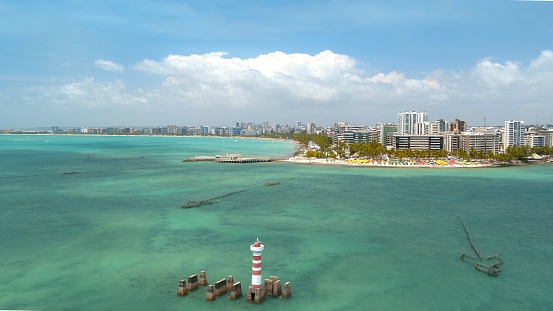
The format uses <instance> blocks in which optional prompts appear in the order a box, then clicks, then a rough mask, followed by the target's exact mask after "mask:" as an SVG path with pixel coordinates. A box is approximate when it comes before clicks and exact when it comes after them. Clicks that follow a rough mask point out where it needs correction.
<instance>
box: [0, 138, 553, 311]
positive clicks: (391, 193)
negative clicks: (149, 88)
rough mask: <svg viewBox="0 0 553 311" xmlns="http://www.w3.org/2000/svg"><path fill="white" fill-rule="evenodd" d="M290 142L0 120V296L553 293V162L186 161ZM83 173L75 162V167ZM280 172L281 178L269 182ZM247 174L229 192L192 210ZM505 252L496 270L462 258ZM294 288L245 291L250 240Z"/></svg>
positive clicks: (334, 303) (223, 300)
mask: <svg viewBox="0 0 553 311" xmlns="http://www.w3.org/2000/svg"><path fill="white" fill-rule="evenodd" d="M294 149H295V145H294V144H293V143H290V142H283V141H272V140H259V139H234V138H195V137H145V136H141V137H118V136H115V137H101V136H48V135H40V136H38V135H37V136H35V135H29V136H26V135H0V309H27V310H223V309H224V310H243V309H246V310H487V311H489V310H553V295H552V294H551V293H552V290H553V267H552V261H553V233H552V227H553V194H552V189H553V166H551V165H536V166H523V167H509V168H475V169H467V168H462V169H461V168H457V169H454V168H453V169H443V168H441V169H429V168H426V169H422V168H360V167H333V166H311V165H299V164H289V163H277V162H272V163H252V164H223V163H214V162H196V163H185V162H181V160H183V159H184V158H188V157H192V156H196V155H216V154H221V155H222V154H226V153H231V152H234V153H240V154H242V155H244V156H261V155H264V156H265V155H266V156H285V155H290V154H292V153H293V152H294ZM64 173H71V174H64ZM265 182H280V183H279V184H278V185H274V186H265V185H264V183H265ZM239 190H245V191H243V192H239V193H235V194H232V195H229V196H226V197H223V198H220V199H218V200H217V202H216V203H215V204H212V205H205V206H200V207H196V208H190V209H183V208H181V205H182V204H183V202H186V201H188V200H205V199H209V198H212V197H216V196H221V195H225V194H228V193H231V192H234V191H239ZM457 215H459V216H461V217H462V219H463V221H464V222H465V223H466V225H467V226H468V228H469V231H470V234H471V236H472V239H473V241H474V243H475V245H476V246H477V247H478V249H479V250H480V252H481V253H482V255H484V256H489V255H494V254H502V255H503V257H504V264H503V265H502V271H501V273H500V275H499V276H498V277H490V276H488V275H486V274H484V273H481V272H478V271H476V270H475V269H474V266H473V265H472V264H471V263H466V262H463V261H461V260H460V259H459V257H460V254H461V253H467V254H471V255H472V254H473V253H472V249H471V247H470V244H469V242H468V239H467V235H466V234H465V231H464V230H463V226H462V224H461V223H460V222H459V220H458V219H457ZM257 238H259V239H260V240H261V241H262V242H263V244H264V245H265V251H264V252H263V278H268V277H269V276H271V275H275V276H278V277H279V278H280V279H281V280H282V282H283V283H285V282H291V285H292V297H291V298H290V299H286V300H285V299H281V298H272V297H271V296H269V297H267V298H266V300H265V301H264V302H263V303H262V304H261V305H255V304H251V303H248V302H246V300H245V296H243V297H242V298H240V299H239V300H236V301H230V300H229V294H228V293H227V294H226V295H225V296H223V297H219V298H218V299H217V300H216V301H214V302H206V301H205V294H206V287H200V289H199V290H196V291H194V292H191V293H189V294H188V295H187V296H185V297H178V296H177V286H178V283H179V280H180V279H186V278H187V277H188V276H189V275H192V274H197V273H199V272H200V271H201V270H205V271H206V272H207V278H208V281H209V282H210V284H213V283H214V282H215V281H217V280H220V279H222V278H226V277H227V276H228V275H233V276H234V279H235V281H240V282H241V283H242V289H243V291H244V292H247V288H248V285H250V282H251V256H252V255H251V252H250V250H249V246H250V244H252V243H253V242H254V241H255V240H256V239H257Z"/></svg>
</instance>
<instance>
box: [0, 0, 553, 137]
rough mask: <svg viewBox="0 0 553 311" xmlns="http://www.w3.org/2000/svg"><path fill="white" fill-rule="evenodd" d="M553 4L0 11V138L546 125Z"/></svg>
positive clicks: (216, 4)
mask: <svg viewBox="0 0 553 311" xmlns="http://www.w3.org/2000/svg"><path fill="white" fill-rule="evenodd" d="M552 16H553V2H550V1H539V2H532V1H506V0H491V1H470V0H469V1H437V0H428V1H355V0H350V1H324V0H318V1H301V0H295V1H282V0H280V1H259V0H256V1H228V0H227V1H184V0H179V1H144V0H136V1H119V2H117V1H115V2H114V1H101V0H100V1H37V0H35V1H25V0H19V1H2V0H0V42H2V44H1V46H0V128H29V127H34V126H37V125H38V126H41V127H50V126H53V125H58V126H110V125H167V124H177V125H232V124H234V123H235V122H236V121H245V122H256V123H261V122H262V121H264V120H268V121H269V123H270V124H274V123H281V124H284V123H294V122H296V121H302V122H304V123H307V122H315V123H318V124H322V125H331V124H332V123H333V122H336V121H348V122H351V123H357V124H374V123H376V122H394V121H395V118H396V115H397V112H399V111H406V110H420V111H427V112H428V113H429V118H430V119H431V120H436V119H439V118H443V119H446V120H453V119H454V118H460V119H463V120H466V121H467V122H468V123H469V126H470V125H480V124H482V123H483V117H486V118H487V124H488V125H490V124H501V123H503V121H505V120H513V119H516V120H524V121H525V122H526V123H535V122H538V123H551V122H552V120H551V119H552V113H553V52H552V50H553V46H552V45H553V18H551V17H552Z"/></svg>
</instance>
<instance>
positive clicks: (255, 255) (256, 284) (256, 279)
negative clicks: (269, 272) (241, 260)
mask: <svg viewBox="0 0 553 311" xmlns="http://www.w3.org/2000/svg"><path fill="white" fill-rule="evenodd" d="M264 248H265V247H264V246H263V244H261V242H259V238H258V239H257V241H256V242H254V243H253V244H252V245H250V251H252V288H261V287H263V283H261V252H263V249H264Z"/></svg>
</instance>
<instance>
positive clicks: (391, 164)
mask: <svg viewBox="0 0 553 311" xmlns="http://www.w3.org/2000/svg"><path fill="white" fill-rule="evenodd" d="M279 162H285V163H293V164H303V165H333V166H351V167H385V168H491V167H500V166H501V165H499V164H496V163H480V162H473V161H463V162H457V161H449V162H446V161H440V162H434V161H431V163H428V162H425V163H418V164H417V163H413V162H410V161H369V160H352V159H349V160H342V159H330V158H329V159H316V158H306V157H301V156H294V157H291V158H288V159H284V160H279ZM432 163H435V164H432Z"/></svg>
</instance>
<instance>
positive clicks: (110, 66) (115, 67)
mask: <svg viewBox="0 0 553 311" xmlns="http://www.w3.org/2000/svg"><path fill="white" fill-rule="evenodd" d="M94 65H95V66H96V67H98V68H101V69H104V70H108V71H116V72H124V71H125V67H124V66H123V65H120V64H116V63H114V62H112V61H110V60H105V59H97V60H95V61H94Z"/></svg>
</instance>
